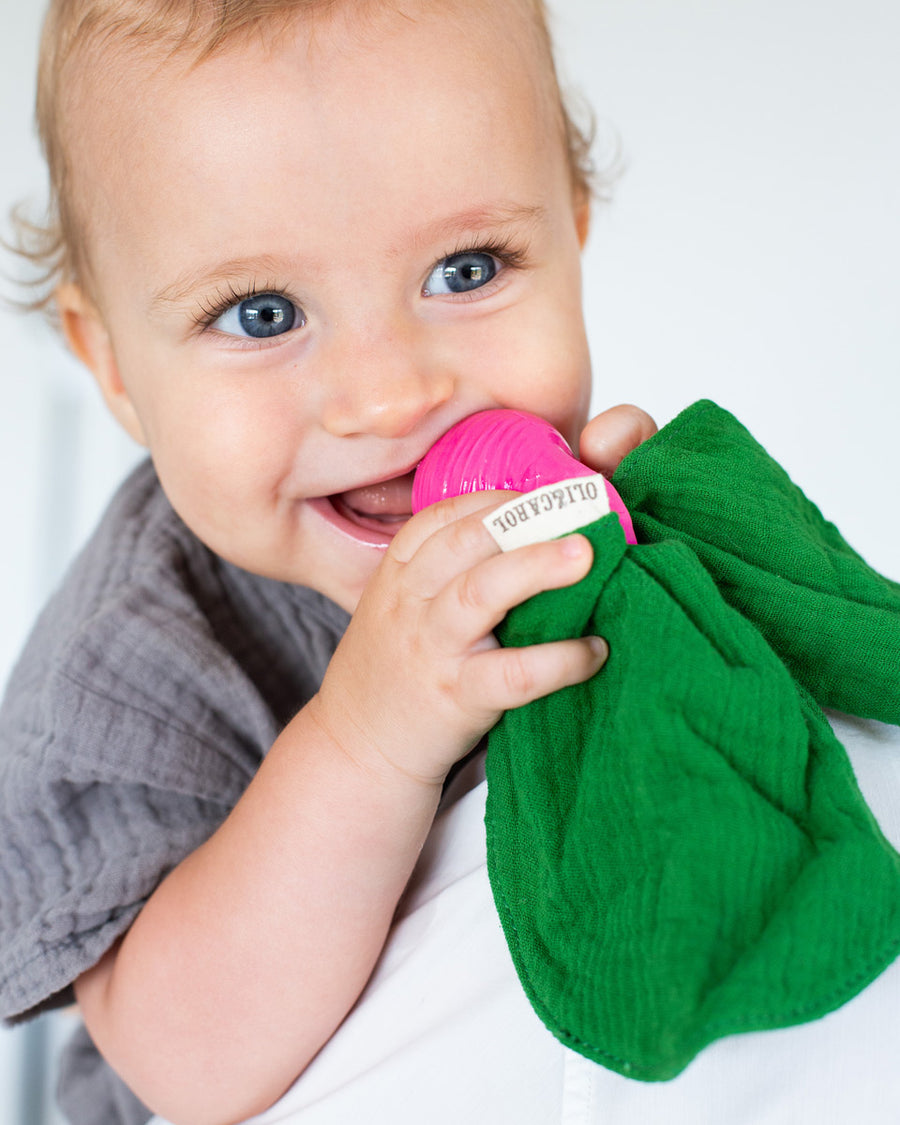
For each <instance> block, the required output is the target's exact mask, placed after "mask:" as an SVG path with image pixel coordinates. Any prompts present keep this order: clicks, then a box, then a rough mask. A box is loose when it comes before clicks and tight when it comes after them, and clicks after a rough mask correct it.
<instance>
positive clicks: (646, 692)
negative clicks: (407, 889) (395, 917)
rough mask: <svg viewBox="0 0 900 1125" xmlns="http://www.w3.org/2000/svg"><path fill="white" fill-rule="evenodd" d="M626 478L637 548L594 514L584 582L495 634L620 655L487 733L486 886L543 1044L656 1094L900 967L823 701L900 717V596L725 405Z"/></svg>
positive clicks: (647, 456)
mask: <svg viewBox="0 0 900 1125" xmlns="http://www.w3.org/2000/svg"><path fill="white" fill-rule="evenodd" d="M614 484H615V485H616V487H617V489H618V491H619V493H620V495H621V496H622V498H623V500H624V501H625V503H626V505H627V506H628V507H629V509H630V511H631V515H632V518H633V520H634V524H635V528H636V531H637V536H638V539H639V544H638V545H637V546H628V545H626V543H625V539H624V535H623V533H622V531H621V528H620V526H619V523H618V520H617V518H616V516H615V515H610V516H607V517H605V518H604V519H602V520H599V521H598V522H597V523H595V524H593V525H592V526H591V527H589V528H587V529H585V531H586V534H587V535H588V536H589V537H590V538H591V540H592V543H593V546H594V564H593V567H592V570H591V572H590V574H589V575H588V576H587V577H586V578H585V579H584V581H582V582H581V583H579V584H578V585H577V586H575V587H571V588H568V589H564V590H554V591H549V592H547V593H544V594H541V595H539V596H538V597H536V598H533V599H531V600H530V601H528V602H526V603H525V604H523V605H521V606H519V607H517V608H516V609H515V610H514V611H513V612H512V613H510V614H509V616H508V618H507V619H506V621H505V622H504V624H503V626H502V627H501V629H500V630H499V631H498V634H499V636H500V639H501V641H502V642H503V643H504V644H506V645H526V644H533V643H537V642H540V641H545V640H551V639H555V638H561V637H570V636H578V635H586V634H591V633H597V634H599V635H601V636H604V637H606V638H607V640H608V641H609V644H610V658H609V660H608V662H607V664H606V666H605V668H604V669H603V670H602V671H601V673H600V674H598V675H597V676H595V677H594V678H593V679H591V680H590V681H588V682H587V683H584V684H580V685H576V686H574V687H571V688H566V689H564V690H562V691H559V692H556V693H554V694H553V695H551V696H548V697H546V698H544V699H541V700H537V701H536V702H534V703H531V704H529V705H527V706H525V707H521V708H518V709H516V710H513V711H509V712H507V713H506V715H504V717H503V718H502V719H501V721H500V723H499V724H498V725H497V726H496V727H495V728H494V730H493V731H492V732H491V735H490V737H489V743H488V755H487V767H486V768H487V779H488V797H487V811H486V827H487V846H488V871H489V875H490V879H491V885H492V889H493V893H494V898H495V902H496V905H497V909H498V912H499V915H500V919H501V922H502V925H503V928H504V932H505V935H506V939H507V942H508V945H509V948H510V951H511V954H512V958H513V961H514V963H515V966H516V970H517V972H518V974H519V978H520V980H521V982H522V985H523V987H524V989H525V991H526V993H527V994H528V997H529V999H530V1001H531V1003H532V1005H533V1007H534V1008H535V1010H536V1011H537V1013H538V1015H539V1016H540V1017H541V1018H542V1020H543V1021H544V1022H545V1023H546V1025H547V1026H548V1027H549V1028H550V1030H551V1031H553V1032H554V1034H555V1035H556V1036H557V1037H558V1038H559V1039H561V1040H562V1041H563V1042H564V1043H565V1044H567V1045H568V1046H570V1047H572V1048H574V1049H575V1050H577V1051H579V1052H580V1053H581V1054H583V1055H585V1056H587V1057H588V1058H591V1059H593V1060H595V1061H596V1062H598V1063H601V1064H602V1065H604V1066H606V1067H609V1068H611V1069H613V1070H615V1071H618V1072H619V1073H621V1074H625V1075H628V1076H630V1077H633V1078H637V1079H642V1080H664V1079H669V1078H672V1077H674V1076H675V1075H677V1074H678V1073H679V1072H680V1071H681V1070H683V1069H684V1067H685V1066H687V1065H688V1063H689V1062H690V1061H691V1059H692V1058H693V1057H694V1056H695V1055H696V1054H697V1053H698V1052H699V1051H700V1050H702V1049H703V1047H705V1046H706V1045H707V1044H709V1043H710V1042H712V1041H713V1040H714V1039H717V1038H720V1037H722V1036H726V1035H731V1034H734V1033H737V1032H742V1031H751V1030H763V1029H768V1028H777V1027H785V1026H788V1025H791V1024H795V1023H801V1022H804V1021H806V1020H810V1019H815V1018H817V1017H819V1016H822V1015H824V1014H826V1013H827V1012H829V1011H832V1010H833V1009H835V1008H837V1007H839V1006H840V1005H841V1004H843V1003H844V1002H845V1001H847V1000H848V999H850V998H851V997H852V996H854V995H855V994H856V993H857V992H859V991H860V990H861V989H862V988H864V987H865V986H866V985H867V984H868V983H869V982H871V981H872V980H873V979H874V978H875V977H876V976H877V975H878V974H879V973H880V972H881V971H882V970H883V969H884V968H886V967H887V965H888V964H890V962H891V961H892V960H893V959H894V958H895V956H896V955H897V953H898V951H900V857H898V855H897V854H896V852H895V851H894V850H893V848H892V847H891V846H890V844H889V843H888V842H887V841H886V840H885V838H884V836H883V835H882V833H881V831H880V829H879V827H878V825H877V823H876V822H875V820H874V818H873V816H872V814H871V813H870V811H869V809H868V807H867V805H866V803H865V801H864V799H863V798H862V796H861V794H860V792H859V789H858V787H857V784H856V781H855V779H854V776H853V772H852V769H851V766H850V763H849V760H848V758H847V756H846V753H845V751H844V749H843V747H842V746H841V745H840V743H839V742H838V741H837V739H836V738H835V737H834V735H833V733H832V731H831V728H830V726H829V724H828V722H827V720H826V719H825V717H824V715H823V714H822V712H821V710H820V709H819V706H818V704H823V705H827V706H834V707H838V708H841V709H843V710H846V711H848V712H852V713H854V714H858V715H863V716H869V717H876V718H879V719H883V720H886V721H889V722H900V674H898V670H900V586H898V585H896V584H894V583H892V582H890V581H888V580H887V579H885V578H883V577H881V576H880V575H878V574H876V573H875V572H874V571H872V570H871V569H870V568H869V567H867V566H866V564H865V563H864V562H863V561H862V559H860V558H859V556H858V555H856V554H855V553H854V552H853V551H852V550H851V549H850V548H849V547H848V546H847V545H846V544H845V543H844V541H843V540H842V539H841V537H840V535H839V533H838V532H837V531H836V529H835V528H834V527H833V526H831V525H830V524H828V523H826V521H825V520H824V519H823V518H822V516H821V515H820V514H819V512H818V510H817V509H816V508H815V507H814V506H813V505H812V504H811V503H810V502H809V501H808V500H807V499H806V498H805V497H804V496H803V494H802V493H801V492H800V490H799V489H798V488H797V487H796V486H795V485H793V484H792V483H791V481H790V480H789V478H788V477H787V475H786V474H785V473H784V471H783V470H782V469H781V468H780V467H779V466H778V465H777V464H776V463H775V462H774V461H773V460H772V459H771V458H770V457H769V456H768V454H767V453H766V452H765V450H763V449H762V447H761V446H760V445H758V444H757V443H756V442H755V441H754V439H753V438H752V437H751V436H750V434H749V433H748V432H747V431H746V429H744V427H743V426H741V425H740V423H738V422H737V421H736V420H735V419H734V418H733V417H732V416H731V415H730V414H728V413H727V412H726V411H724V410H721V409H719V408H718V407H716V406H715V405H713V404H712V403H707V402H702V403H697V404H695V405H694V406H693V407H691V408H689V409H688V410H687V411H685V412H684V413H683V414H682V415H680V416H679V417H678V418H677V419H675V421H674V422H672V423H671V424H670V425H669V426H667V427H665V428H664V429H663V430H661V431H660V432H659V434H657V435H656V436H655V437H654V438H651V439H650V440H649V441H648V442H645V443H644V444H643V445H641V446H640V447H639V448H638V449H636V450H635V451H634V452H633V453H631V454H630V455H629V457H628V458H626V460H625V461H624V462H623V463H622V465H621V467H620V469H619V471H618V472H617V474H616V476H615V477H614ZM817 701H818V703H817Z"/></svg>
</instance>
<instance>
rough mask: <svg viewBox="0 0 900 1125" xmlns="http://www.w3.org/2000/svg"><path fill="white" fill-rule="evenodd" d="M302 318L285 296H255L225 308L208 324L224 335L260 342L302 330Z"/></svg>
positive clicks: (266, 294)
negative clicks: (244, 337)
mask: <svg viewBox="0 0 900 1125" xmlns="http://www.w3.org/2000/svg"><path fill="white" fill-rule="evenodd" d="M305 323H306V317H305V316H304V315H303V313H302V311H301V310H300V309H298V308H297V307H296V305H294V304H292V303H291V302H290V301H289V300H288V299H287V297H282V296H281V294H279V293H258V294H257V295H256V296H254V297H247V298H245V299H244V300H243V301H239V302H238V303H237V304H235V305H232V306H231V308H230V309H226V311H225V312H223V313H222V315H221V316H219V317H218V318H217V319H216V320H215V321H214V322H213V324H212V327H213V328H215V329H216V331H217V332H224V333H225V334H226V335H228V336H250V337H252V338H253V339H255V340H263V339H266V338H267V337H269V336H283V335H284V333H285V332H290V331H291V329H292V328H302V327H303V325H304V324H305Z"/></svg>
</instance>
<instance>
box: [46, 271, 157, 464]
mask: <svg viewBox="0 0 900 1125" xmlns="http://www.w3.org/2000/svg"><path fill="white" fill-rule="evenodd" d="M55 299H56V307H57V309H58V310H59V318H60V324H61V327H62V330H63V335H64V336H65V338H66V343H67V344H68V345H69V348H70V349H71V350H72V352H73V353H74V354H75V355H76V356H77V357H78V359H80V360H81V362H82V363H83V364H84V365H85V367H87V368H88V370H89V371H90V372H91V374H92V375H93V376H94V378H95V379H96V381H97V385H98V386H99V388H100V392H101V394H102V395H103V398H104V400H105V402H106V405H107V406H108V407H109V409H110V410H111V412H112V414H113V417H114V418H115V419H116V421H117V422H119V424H120V425H121V426H122V427H123V428H124V429H125V430H126V432H127V433H129V434H130V435H131V436H132V437H133V438H134V440H135V441H136V442H138V444H139V445H144V446H145V445H146V444H147V440H146V438H145V436H144V429H143V426H142V425H141V422H140V419H139V418H138V415H137V411H136V410H135V409H134V404H133V403H132V401H131V398H130V396H129V394H128V391H127V390H126V389H125V384H124V383H123V382H122V377H121V375H120V374H119V366H118V364H117V362H116V356H115V351H114V350H113V345H112V340H111V339H110V337H109V332H108V331H107V329H106V325H105V324H104V323H103V317H102V316H101V315H100V312H99V310H98V309H97V307H96V305H95V304H94V302H93V301H92V300H91V299H90V298H89V297H88V296H87V294H86V293H85V292H84V290H83V289H82V288H81V286H80V285H76V284H75V283H74V282H68V283H66V284H65V285H61V286H60V287H59V288H58V289H57V290H56V294H55Z"/></svg>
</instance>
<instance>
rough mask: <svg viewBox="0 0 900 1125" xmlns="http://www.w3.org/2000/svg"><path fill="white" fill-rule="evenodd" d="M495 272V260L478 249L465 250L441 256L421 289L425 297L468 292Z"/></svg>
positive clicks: (482, 283) (479, 285) (487, 280)
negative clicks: (447, 256)
mask: <svg viewBox="0 0 900 1125" xmlns="http://www.w3.org/2000/svg"><path fill="white" fill-rule="evenodd" d="M496 273H497V260H496V258H493V257H492V256H491V255H490V254H485V253H483V252H482V251H480V250H466V251H465V252H464V253H462V254H451V255H450V257H449V258H442V259H441V260H440V261H439V262H438V264H437V265H436V266H435V267H434V269H433V270H432V271H431V273H430V274H429V275H428V280H427V281H426V282H425V286H424V288H423V289H422V292H423V294H424V295H425V296H426V297H433V296H434V295H435V294H440V293H470V292H471V291H472V290H473V289H480V288H481V287H482V285H487V283H488V282H489V281H491V280H492V279H493V277H494V276H495V274H496Z"/></svg>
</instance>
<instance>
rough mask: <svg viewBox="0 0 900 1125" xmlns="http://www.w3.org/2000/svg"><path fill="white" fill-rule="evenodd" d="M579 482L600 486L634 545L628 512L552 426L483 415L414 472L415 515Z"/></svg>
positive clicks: (512, 414)
mask: <svg viewBox="0 0 900 1125" xmlns="http://www.w3.org/2000/svg"><path fill="white" fill-rule="evenodd" d="M577 477H596V478H597V479H598V480H599V481H600V482H601V484H602V487H603V489H604V491H605V493H606V498H607V502H608V504H609V508H610V510H611V511H613V512H615V513H616V515H617V516H618V517H619V522H620V523H621V525H622V530H623V532H624V533H625V538H626V540H627V541H628V542H629V543H634V542H636V540H635V538H634V528H633V527H632V524H631V517H630V516H629V515H628V509H627V508H626V507H625V505H624V504H623V503H622V500H621V497H620V496H619V494H618V492H616V490H615V489H614V488H613V486H612V485H611V484H610V482H609V481H608V480H605V479H604V478H602V477H601V476H600V475H599V473H596V472H595V471H594V470H593V469H589V468H588V467H587V465H584V464H582V462H581V461H578V460H577V459H576V458H575V455H574V454H573V453H572V450H571V449H570V448H569V446H568V444H567V442H566V440H565V438H564V437H563V436H562V435H561V434H560V433H559V432H558V431H557V430H555V429H554V428H553V426H551V425H550V423H549V422H545V421H544V419H543V418H538V417H537V416H536V415H534V414H528V413H526V412H525V411H524V410H482V411H481V412H480V413H478V414H471V415H470V416H469V417H468V418H464V419H463V420H462V421H461V422H458V423H457V424H456V425H455V426H453V427H452V429H450V430H448V431H447V433H445V434H444V436H443V437H441V438H439V439H438V440H437V441H436V442H435V444H434V445H433V446H432V447H431V449H430V450H429V451H428V452H427V453H426V454H425V456H424V457H423V458H422V460H421V462H420V463H419V466H418V468H417V469H416V475H415V479H414V481H413V491H412V510H413V512H418V511H421V509H422V508H427V507H428V505H429V504H435V503H437V501H438V500H444V499H446V498H447V497H448V496H461V495H462V494H463V493H466V492H485V491H487V490H489V489H502V490H504V491H505V490H512V491H514V492H532V491H534V489H536V488H541V487H543V486H544V485H547V484H557V483H558V482H559V481H563V480H572V479H574V478H577Z"/></svg>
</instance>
